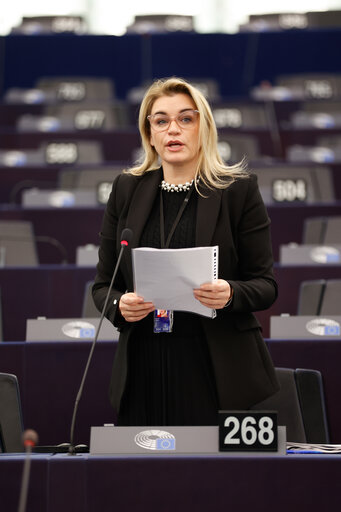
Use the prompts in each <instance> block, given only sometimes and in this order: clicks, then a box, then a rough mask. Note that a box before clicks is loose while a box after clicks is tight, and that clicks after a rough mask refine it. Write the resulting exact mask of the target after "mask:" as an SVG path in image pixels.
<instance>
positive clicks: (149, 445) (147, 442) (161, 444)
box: [134, 429, 175, 451]
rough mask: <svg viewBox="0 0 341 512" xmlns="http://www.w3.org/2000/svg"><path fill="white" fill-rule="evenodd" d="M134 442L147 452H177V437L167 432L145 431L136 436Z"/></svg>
mask: <svg viewBox="0 0 341 512" xmlns="http://www.w3.org/2000/svg"><path fill="white" fill-rule="evenodd" d="M134 441H135V443H136V444H137V446H140V447H141V448H145V449H146V450H158V451H161V450H168V451H169V450H175V436H173V434H171V433H170V432H166V431H165V430H156V429H152V430H143V431H142V432H139V433H138V434H136V436H135V438H134Z"/></svg>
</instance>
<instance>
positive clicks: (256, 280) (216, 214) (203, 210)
mask: <svg viewBox="0 0 341 512" xmlns="http://www.w3.org/2000/svg"><path fill="white" fill-rule="evenodd" d="M161 179H162V169H158V170H156V171H150V172H147V173H146V174H144V175H143V176H141V177H137V176H132V175H128V174H121V175H119V176H118V177H117V178H116V179H115V181H114V184H113V188H112V192H111V195H110V198H109V200H108V204H107V207H106V210H105V214H104V218H103V222H102V229H101V243H100V249H99V262H98V265H97V275H96V278H95V283H94V286H93V297H94V301H95V304H96V306H97V307H98V309H99V310H101V309H102V307H103V304H104V301H105V297H106V293H107V290H108V287H109V284H110V281H111V277H112V272H113V269H114V267H115V263H116V260H117V257H118V254H119V251H120V237H121V233H122V231H123V229H124V228H130V229H131V230H132V231H133V238H132V241H131V243H130V249H129V248H128V249H127V250H126V251H125V252H124V254H123V258H122V260H121V265H120V270H119V272H118V274H117V278H116V281H115V284H114V287H113V290H112V292H111V296H110V300H109V302H108V304H109V306H108V309H107V313H106V316H107V318H108V319H109V320H110V321H111V322H112V323H113V324H114V325H116V327H118V328H119V330H120V337H119V343H118V347H117V350H116V355H115V361H114V365H113V372H112V378H111V385H110V398H111V402H112V405H113V407H114V409H116V411H118V409H119V404H120V400H121V397H122V393H123V391H124V386H125V381H126V375H127V347H128V342H129V336H130V333H131V331H132V329H133V328H134V324H132V323H129V322H125V321H124V320H123V319H122V317H121V316H120V315H119V314H117V306H118V302H119V299H120V296H121V295H122V294H123V293H125V292H126V291H133V289H134V287H133V275H132V260H131V249H132V248H134V247H138V246H139V240H140V236H141V233H142V230H143V228H144V225H145V223H146V221H147V219H148V216H149V213H150V211H151V208H152V206H153V203H154V200H155V197H156V195H157V194H158V193H159V191H160V188H159V184H160V182H161ZM200 190H201V191H202V192H203V194H204V197H202V196H201V195H199V197H198V204H197V219H196V246H197V247H200V246H210V245H218V246H219V276H218V277H219V278H221V279H225V280H226V281H228V282H229V283H230V284H231V286H232V288H233V291H234V294H233V301H232V304H231V305H230V306H229V307H227V308H224V309H222V310H218V311H217V317H216V318H215V319H210V318H206V317H200V320H201V322H202V327H203V329H204V331H205V334H206V337H207V341H208V347H209V351H210V354H211V358H212V363H213V368H214V373H215V379H216V385H217V390H218V396H219V402H220V403H219V406H220V408H221V409H247V408H249V407H251V406H252V405H254V404H256V403H257V402H260V401H261V400H264V399H265V398H266V397H268V396H270V395H272V394H273V393H275V392H276V391H277V390H278V383H277V380H276V376H275V371H274V367H273V364H272V361H271V359H270V356H269V353H268V351H267V348H266V345H265V343H264V340H263V338H262V335H261V329H260V325H259V323H258V321H257V319H256V318H255V316H254V315H253V314H252V312H253V311H257V310H262V309H266V308H268V307H270V305H271V304H272V303H273V302H274V300H275V299H276V297H277V285H276V282H275V280H274V276H273V270H272V264H273V259H272V250H271V241H270V220H269V218H268V215H267V211H266V208H265V206H264V203H263V200H262V198H261V195H260V192H259V189H258V185H257V178H256V176H255V175H253V174H250V176H249V177H247V178H239V179H237V180H236V181H235V182H234V183H232V184H231V185H230V186H229V187H228V188H226V189H219V190H213V191H210V190H208V189H206V188H205V187H203V186H201V188H200Z"/></svg>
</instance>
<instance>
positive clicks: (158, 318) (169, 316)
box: [154, 309, 173, 333]
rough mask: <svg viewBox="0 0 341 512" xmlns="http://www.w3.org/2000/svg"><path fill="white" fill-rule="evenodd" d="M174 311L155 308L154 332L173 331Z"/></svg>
mask: <svg viewBox="0 0 341 512" xmlns="http://www.w3.org/2000/svg"><path fill="white" fill-rule="evenodd" d="M172 330H173V311H171V310H170V309H155V311H154V332H156V333H157V332H172Z"/></svg>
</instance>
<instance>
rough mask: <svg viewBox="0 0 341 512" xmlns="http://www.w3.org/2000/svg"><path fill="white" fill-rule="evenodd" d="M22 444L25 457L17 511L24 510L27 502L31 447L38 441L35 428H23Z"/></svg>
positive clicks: (21, 511)
mask: <svg viewBox="0 0 341 512" xmlns="http://www.w3.org/2000/svg"><path fill="white" fill-rule="evenodd" d="M22 441H23V445H24V447H25V451H26V459H25V463H24V469H23V474H22V480H21V489H20V498H19V507H18V512H25V510H26V502H27V491H28V482H29V479H30V468H31V452H32V448H33V447H34V446H35V445H36V444H37V443H38V434H37V432H36V431H35V430H31V429H29V430H25V432H24V433H23V436H22Z"/></svg>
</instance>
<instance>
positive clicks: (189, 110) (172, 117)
mask: <svg viewBox="0 0 341 512" xmlns="http://www.w3.org/2000/svg"><path fill="white" fill-rule="evenodd" d="M186 112H195V113H196V114H200V112H199V110H196V109H194V108H188V109H186V110H185V111H183V112H180V113H179V114H176V115H175V116H169V115H167V114H149V116H147V119H148V121H149V124H150V127H151V128H152V129H153V130H155V131H156V132H165V131H166V130H168V128H169V127H170V125H171V122H172V121H175V122H176V124H177V125H178V126H179V128H181V129H182V130H183V129H184V130H186V129H187V127H186V126H182V125H181V124H179V122H178V119H179V117H180V116H183V115H186ZM159 115H164V116H165V117H168V118H169V122H168V123H167V125H165V126H164V127H162V128H155V127H154V126H153V125H152V122H151V119H153V118H154V117H155V116H159ZM192 126H193V125H192ZM192 126H189V127H188V128H189V129H190V128H192Z"/></svg>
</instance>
